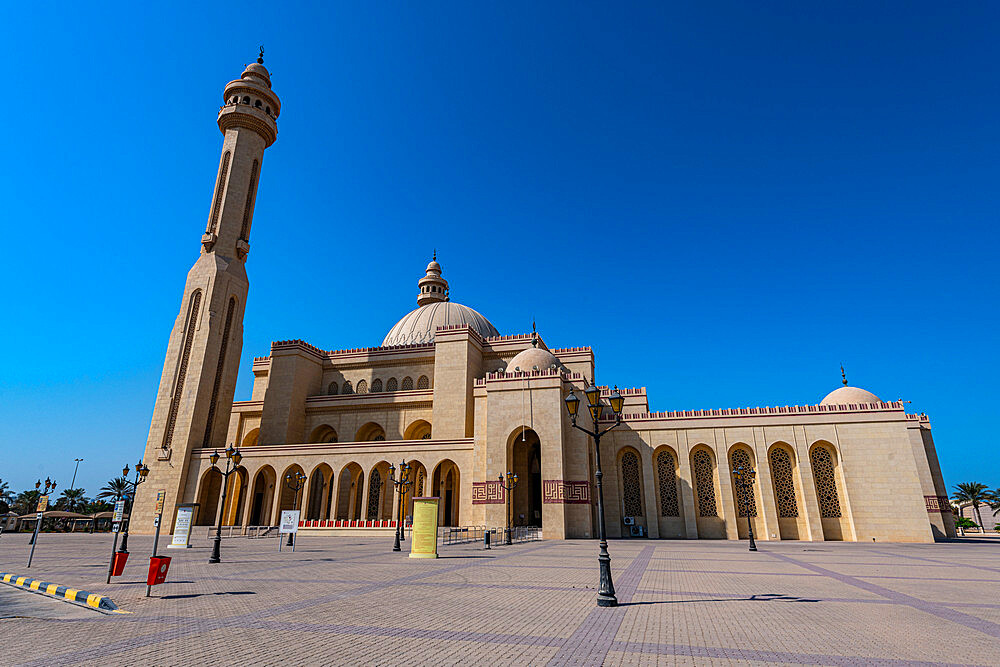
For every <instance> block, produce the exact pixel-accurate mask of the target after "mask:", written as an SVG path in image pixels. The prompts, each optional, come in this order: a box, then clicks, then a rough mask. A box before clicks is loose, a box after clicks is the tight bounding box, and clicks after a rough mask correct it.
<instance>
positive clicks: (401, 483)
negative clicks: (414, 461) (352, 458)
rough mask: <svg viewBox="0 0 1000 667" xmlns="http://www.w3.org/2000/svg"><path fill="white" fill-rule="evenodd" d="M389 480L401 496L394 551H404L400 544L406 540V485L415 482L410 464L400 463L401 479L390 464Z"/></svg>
mask: <svg viewBox="0 0 1000 667" xmlns="http://www.w3.org/2000/svg"><path fill="white" fill-rule="evenodd" d="M389 481H390V482H391V483H392V484H393V485H395V487H396V495H397V496H398V497H399V511H398V512H396V540H395V542H393V545H392V550H393V551H402V550H403V549H402V547H401V546H400V545H399V543H400V541H401V540H405V539H406V536H405V535H404V533H403V517H404V516H405V514H404V512H405V511H406V506H405V505H404V501H405V499H406V487H408V486H409V485H410V484H413V480H412V479H410V464H409V463H407V462H406V461H403V462H402V463H400V464H399V479H396V467H395V466H389Z"/></svg>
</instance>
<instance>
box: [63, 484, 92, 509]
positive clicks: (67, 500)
mask: <svg viewBox="0 0 1000 667" xmlns="http://www.w3.org/2000/svg"><path fill="white" fill-rule="evenodd" d="M83 494H84V490H83V489H63V492H62V495H61V496H59V500H57V501H56V507H58V508H60V509H66V510H67V511H69V512H72V511H74V510H75V509H76V508H77V507H82V506H83V505H86V504H87V498H86V497H85V496H84V495H83Z"/></svg>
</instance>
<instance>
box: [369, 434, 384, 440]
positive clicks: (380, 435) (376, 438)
mask: <svg viewBox="0 0 1000 667" xmlns="http://www.w3.org/2000/svg"><path fill="white" fill-rule="evenodd" d="M384 441H385V436H384V435H382V434H381V433H380V434H378V435H376V436H375V437H374V438H372V442H384Z"/></svg>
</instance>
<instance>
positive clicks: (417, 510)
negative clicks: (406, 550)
mask: <svg viewBox="0 0 1000 667" xmlns="http://www.w3.org/2000/svg"><path fill="white" fill-rule="evenodd" d="M438 500H439V499H438V498H414V499H413V530H412V532H411V533H410V558H437V532H438Z"/></svg>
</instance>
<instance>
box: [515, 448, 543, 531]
mask: <svg viewBox="0 0 1000 667" xmlns="http://www.w3.org/2000/svg"><path fill="white" fill-rule="evenodd" d="M507 460H508V461H510V464H511V472H513V473H514V474H515V475H517V488H515V489H514V493H513V497H512V498H511V521H510V522H511V524H512V525H515V526H536V527H538V528H541V527H542V445H541V442H540V441H539V439H538V434H537V433H535V432H534V431H533V430H531V429H530V428H525V429H518V430H517V431H515V432H514V433H513V434H512V435H511V441H510V445H509V447H508V454H507Z"/></svg>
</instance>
